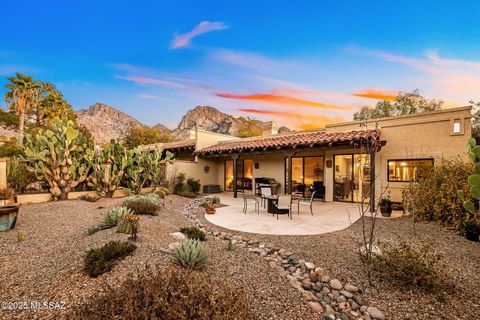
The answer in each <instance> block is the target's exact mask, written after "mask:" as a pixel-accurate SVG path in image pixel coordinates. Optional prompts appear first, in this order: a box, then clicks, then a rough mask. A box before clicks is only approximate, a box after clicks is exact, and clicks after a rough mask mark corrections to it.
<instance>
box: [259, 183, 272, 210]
mask: <svg viewBox="0 0 480 320" xmlns="http://www.w3.org/2000/svg"><path fill="white" fill-rule="evenodd" d="M260 192H261V193H262V206H263V207H264V208H265V205H266V201H267V197H271V196H272V188H270V187H269V186H268V187H266V186H265V187H260Z"/></svg>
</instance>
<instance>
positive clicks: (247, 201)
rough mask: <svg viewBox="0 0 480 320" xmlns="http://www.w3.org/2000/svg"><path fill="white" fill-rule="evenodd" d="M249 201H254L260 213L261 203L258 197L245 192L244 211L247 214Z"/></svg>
mask: <svg viewBox="0 0 480 320" xmlns="http://www.w3.org/2000/svg"><path fill="white" fill-rule="evenodd" d="M249 203H253V204H254V205H255V211H257V214H260V208H259V207H260V205H259V203H258V199H257V198H256V197H255V195H253V194H252V195H250V194H245V193H244V194H243V213H244V214H247V210H248V204H249Z"/></svg>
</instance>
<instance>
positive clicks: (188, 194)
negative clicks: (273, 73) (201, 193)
mask: <svg viewBox="0 0 480 320" xmlns="http://www.w3.org/2000/svg"><path fill="white" fill-rule="evenodd" d="M179 195H180V196H182V197H187V198H191V199H193V198H196V197H197V195H196V194H195V192H193V191H190V190H185V191H183V192H182V193H179Z"/></svg>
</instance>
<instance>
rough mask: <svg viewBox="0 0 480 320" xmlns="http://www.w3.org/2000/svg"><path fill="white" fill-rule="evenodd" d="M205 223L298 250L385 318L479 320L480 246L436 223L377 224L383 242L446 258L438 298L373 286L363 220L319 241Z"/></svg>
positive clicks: (385, 285)
mask: <svg viewBox="0 0 480 320" xmlns="http://www.w3.org/2000/svg"><path fill="white" fill-rule="evenodd" d="M202 215H203V214H201V215H200V219H201V221H202V223H204V224H206V225H208V226H209V227H210V228H214V229H216V230H219V231H225V232H230V233H233V234H237V235H242V236H246V237H252V238H255V239H257V240H260V241H262V242H266V243H274V244H275V245H276V246H278V247H281V248H284V249H286V250H291V251H293V252H294V253H295V254H296V255H298V256H299V257H301V258H302V259H305V260H308V261H312V262H313V263H315V264H316V265H318V266H321V267H323V268H324V269H325V270H326V273H327V274H329V275H331V276H332V277H336V278H338V279H339V280H341V281H342V282H350V283H353V284H355V285H357V286H359V287H360V288H362V289H363V291H364V292H365V293H364V298H366V299H367V300H368V301H369V302H370V303H371V304H373V305H374V306H376V307H377V308H378V309H380V310H381V311H382V312H383V313H384V314H385V316H386V319H422V320H423V319H469V320H470V319H480V273H479V272H478V270H480V244H479V243H474V242H471V241H468V240H466V239H465V238H464V237H461V236H459V235H457V234H456V233H455V232H454V231H452V230H449V229H447V228H445V227H442V226H440V225H438V224H434V223H417V224H416V225H415V229H414V228H413V222H412V218H408V217H404V218H395V219H377V225H376V230H377V235H378V239H379V241H380V243H386V242H390V243H393V242H396V241H399V240H400V239H404V240H405V241H406V242H407V243H410V244H412V245H414V246H421V245H422V244H425V243H429V244H430V245H431V246H432V249H433V250H435V251H436V252H438V253H440V254H442V255H443V263H444V271H445V273H446V281H447V286H446V288H445V290H444V291H442V292H440V293H437V294H427V293H422V292H420V291H419V290H414V289H405V288H402V289H400V288H398V287H394V286H392V285H390V284H388V283H385V282H381V281H375V282H374V286H373V287H372V286H369V284H368V279H367V277H366V274H365V272H364V271H363V270H364V269H363V266H362V263H361V261H360V258H359V255H358V253H357V252H358V249H357V248H358V244H357V243H358V237H359V235H360V234H361V230H362V221H361V220H359V221H357V222H356V223H354V224H353V225H352V226H350V227H349V228H347V229H344V230H341V231H337V232H333V233H328V234H322V235H315V236H270V235H259V234H249V233H242V232H237V231H231V230H227V229H223V228H220V227H217V226H214V225H212V224H211V223H209V222H208V221H207V220H206V219H205V218H204V217H203V216H202Z"/></svg>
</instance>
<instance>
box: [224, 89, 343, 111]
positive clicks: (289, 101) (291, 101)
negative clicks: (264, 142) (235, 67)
mask: <svg viewBox="0 0 480 320" xmlns="http://www.w3.org/2000/svg"><path fill="white" fill-rule="evenodd" d="M215 95H216V96H218V97H222V98H228V99H238V100H248V101H260V102H264V103H268V104H275V105H282V106H288V107H294V106H296V107H312V108H320V109H334V110H351V109H352V108H351V107H348V106H341V105H336V104H330V103H324V102H318V101H312V100H305V99H301V98H297V97H292V96H285V95H277V94H271V93H267V94H260V93H259V94H234V93H226V92H219V93H216V94H215Z"/></svg>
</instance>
